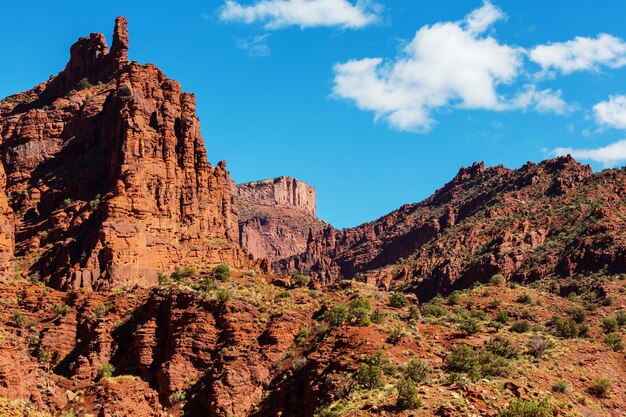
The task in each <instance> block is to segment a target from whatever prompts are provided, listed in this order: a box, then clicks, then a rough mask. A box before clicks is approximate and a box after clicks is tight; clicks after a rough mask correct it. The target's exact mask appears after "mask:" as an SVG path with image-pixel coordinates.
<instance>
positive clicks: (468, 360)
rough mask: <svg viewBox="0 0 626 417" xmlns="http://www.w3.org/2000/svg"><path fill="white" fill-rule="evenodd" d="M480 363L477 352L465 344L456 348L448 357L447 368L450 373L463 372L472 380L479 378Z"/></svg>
mask: <svg viewBox="0 0 626 417" xmlns="http://www.w3.org/2000/svg"><path fill="white" fill-rule="evenodd" d="M478 365H479V361H478V353H477V352H476V350H475V349H474V348H473V347H472V346H469V345H467V344H465V343H461V344H459V345H457V346H454V347H453V348H452V350H451V351H450V353H448V355H447V356H446V368H447V369H448V371H450V372H463V373H466V374H468V375H469V376H470V378H472V379H478V378H479V376H480V375H479V366H478Z"/></svg>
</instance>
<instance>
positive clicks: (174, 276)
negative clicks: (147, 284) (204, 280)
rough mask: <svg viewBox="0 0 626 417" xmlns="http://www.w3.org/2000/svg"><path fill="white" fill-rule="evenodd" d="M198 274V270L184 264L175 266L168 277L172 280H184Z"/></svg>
mask: <svg viewBox="0 0 626 417" xmlns="http://www.w3.org/2000/svg"><path fill="white" fill-rule="evenodd" d="M197 275H198V271H197V270H196V268H193V267H191V266H186V267H184V268H180V267H178V266H177V267H176V268H174V272H172V273H171V274H170V279H171V280H172V281H177V282H183V283H184V282H186V281H187V279H188V278H191V277H195V276H197Z"/></svg>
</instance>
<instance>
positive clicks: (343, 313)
mask: <svg viewBox="0 0 626 417" xmlns="http://www.w3.org/2000/svg"><path fill="white" fill-rule="evenodd" d="M323 319H324V320H325V321H327V322H328V324H329V325H330V326H331V327H339V326H341V325H342V324H343V322H345V321H346V320H347V319H348V308H347V307H346V306H345V305H343V304H337V305H335V306H333V307H331V309H330V310H328V311H326V312H325V313H324V316H323Z"/></svg>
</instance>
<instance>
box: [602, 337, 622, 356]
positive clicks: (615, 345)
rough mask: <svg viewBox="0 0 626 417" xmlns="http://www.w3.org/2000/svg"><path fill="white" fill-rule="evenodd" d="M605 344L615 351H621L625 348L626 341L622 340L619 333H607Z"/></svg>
mask: <svg viewBox="0 0 626 417" xmlns="http://www.w3.org/2000/svg"><path fill="white" fill-rule="evenodd" d="M604 344H605V345H607V346H608V348H609V349H611V350H613V351H615V352H621V351H623V350H624V342H623V341H622V338H621V336H620V335H619V334H617V333H609V334H607V335H606V336H605V337H604Z"/></svg>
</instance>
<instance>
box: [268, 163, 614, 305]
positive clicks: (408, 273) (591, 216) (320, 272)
mask: <svg viewBox="0 0 626 417" xmlns="http://www.w3.org/2000/svg"><path fill="white" fill-rule="evenodd" d="M624 230H626V169H621V170H617V169H614V170H605V171H602V172H599V173H593V172H592V171H591V168H590V167H589V166H585V165H580V164H579V163H578V162H576V161H575V160H573V159H572V158H571V157H561V158H557V159H552V160H548V161H544V162H542V163H540V164H534V163H530V162H529V163H528V164H526V165H524V166H523V167H521V168H520V169H517V170H511V169H507V168H504V167H502V166H497V167H493V168H486V167H485V166H484V164H474V165H473V166H471V167H469V168H462V169H461V170H460V171H459V173H458V174H457V175H456V177H455V178H454V179H453V180H452V181H450V182H449V183H448V184H446V185H445V186H444V187H443V188H441V189H439V190H437V191H436V192H435V194H434V195H433V196H432V197H430V198H428V199H426V200H424V201H423V202H421V203H418V204H408V205H405V206H403V207H401V208H400V209H398V210H396V211H394V212H392V213H390V214H388V215H386V216H384V217H382V218H380V219H378V220H376V221H373V222H371V223H366V224H364V225H361V226H358V227H355V228H353V229H348V230H345V231H338V230H335V229H332V228H328V229H326V230H323V231H321V232H318V233H317V235H314V236H313V237H312V238H311V239H310V241H309V242H308V244H307V249H306V251H305V253H304V254H301V255H298V256H294V257H292V258H290V259H287V260H282V261H279V262H276V263H275V265H274V266H275V268H277V269H279V270H280V269H282V270H284V271H285V272H287V271H291V270H294V269H299V270H301V271H303V272H305V273H310V274H311V275H312V276H313V277H315V278H316V279H318V280H319V281H320V282H324V283H331V282H334V281H336V280H337V279H341V278H343V279H352V278H356V279H358V280H363V281H367V282H369V283H372V284H377V285H383V286H384V287H386V288H404V289H405V290H407V291H411V292H415V293H416V294H417V295H418V296H419V297H420V298H421V299H429V298H431V297H433V296H434V295H436V294H438V293H441V294H447V293H449V292H450V291H452V290H454V289H461V288H467V287H469V286H471V285H472V284H474V283H476V282H486V281H487V280H489V279H490V277H491V276H493V275H496V274H501V275H503V276H504V277H505V278H506V279H509V280H513V281H518V282H532V281H535V280H537V279H540V278H542V279H543V278H551V277H554V278H558V277H573V276H576V275H577V274H590V273H623V272H626V234H625V233H624Z"/></svg>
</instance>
